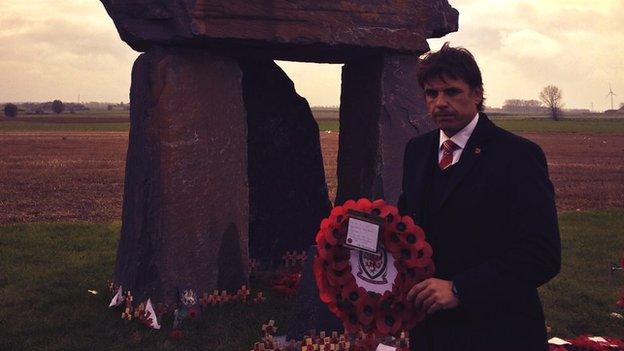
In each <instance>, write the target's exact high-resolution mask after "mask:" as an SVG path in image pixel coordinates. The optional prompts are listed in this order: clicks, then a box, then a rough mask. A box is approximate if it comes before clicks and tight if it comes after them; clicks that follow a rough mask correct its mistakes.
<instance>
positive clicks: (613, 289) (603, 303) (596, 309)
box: [540, 210, 624, 338]
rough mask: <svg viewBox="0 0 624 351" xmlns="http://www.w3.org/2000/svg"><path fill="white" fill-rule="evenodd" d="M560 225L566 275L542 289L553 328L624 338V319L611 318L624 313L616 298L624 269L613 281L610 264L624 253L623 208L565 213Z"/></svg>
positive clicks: (561, 331)
mask: <svg viewBox="0 0 624 351" xmlns="http://www.w3.org/2000/svg"><path fill="white" fill-rule="evenodd" d="M559 227H560V230H561V239H562V243H561V245H562V249H563V251H562V252H563V265H562V269H561V273H560V274H559V275H558V276H557V277H556V278H555V279H553V280H552V281H551V282H549V283H548V284H547V285H545V286H544V287H542V288H541V289H540V293H541V296H542V302H543V303H544V307H545V312H546V318H547V320H548V322H549V324H550V326H551V327H552V329H553V332H554V333H556V335H560V336H563V337H572V336H576V335H579V334H594V335H611V336H617V337H620V338H621V337H624V321H623V320H617V319H613V318H612V317H610V316H609V314H610V313H612V312H619V313H622V312H623V311H622V310H619V311H618V307H617V306H616V305H615V301H617V292H618V290H621V289H623V288H624V273H623V272H621V271H620V272H616V273H615V274H614V276H613V279H612V282H610V277H609V276H610V274H609V268H610V267H611V264H612V263H615V262H618V261H619V260H620V258H621V257H622V254H623V251H624V210H617V211H615V210H614V211H596V212H584V213H583V212H581V213H577V212H568V213H564V214H561V215H560V216H559Z"/></svg>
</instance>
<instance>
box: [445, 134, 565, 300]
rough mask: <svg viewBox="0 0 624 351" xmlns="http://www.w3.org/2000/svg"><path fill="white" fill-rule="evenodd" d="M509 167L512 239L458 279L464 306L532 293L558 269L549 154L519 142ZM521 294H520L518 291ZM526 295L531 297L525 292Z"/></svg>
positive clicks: (529, 144)
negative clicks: (547, 155) (547, 161)
mask: <svg viewBox="0 0 624 351" xmlns="http://www.w3.org/2000/svg"><path fill="white" fill-rule="evenodd" d="M520 146H521V148H519V152H518V153H516V154H515V155H513V157H514V159H513V161H512V163H511V164H512V166H511V169H510V179H511V181H510V184H511V186H513V187H515V188H514V189H512V190H511V197H510V201H511V206H510V208H511V210H510V213H509V218H510V223H509V226H508V228H509V232H508V233H500V235H509V236H511V240H510V241H511V243H510V245H509V246H508V247H507V248H506V249H502V250H503V251H502V252H501V254H500V255H499V256H498V257H497V258H495V259H492V260H489V261H487V262H485V263H483V264H481V265H479V266H477V267H475V268H472V269H468V270H466V271H464V272H462V273H460V274H458V275H457V276H455V277H453V283H454V284H455V286H456V287H457V290H458V292H459V296H460V300H461V303H462V305H463V306H464V307H465V308H466V309H467V310H469V311H470V310H473V311H475V312H478V311H480V310H481V309H482V308H483V307H484V306H488V305H489V306H492V305H493V304H496V303H497V302H513V299H514V296H522V292H529V291H533V290H534V289H535V288H536V287H538V286H540V285H542V284H544V283H546V282H548V281H549V280H550V279H552V278H553V277H554V276H556V275H557V273H559V270H560V268H561V243H560V238H559V229H558V224H557V211H556V208H555V194H554V189H553V186H552V183H551V182H550V180H549V178H548V168H547V164H546V157H545V156H544V153H543V152H542V150H541V149H540V148H539V146H537V145H536V144H534V143H530V142H525V144H523V145H520ZM518 293H520V294H518ZM524 296H526V295H524Z"/></svg>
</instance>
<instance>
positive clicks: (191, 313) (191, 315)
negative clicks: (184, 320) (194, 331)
mask: <svg viewBox="0 0 624 351" xmlns="http://www.w3.org/2000/svg"><path fill="white" fill-rule="evenodd" d="M198 315H199V311H198V310H197V308H195V307H191V308H189V310H188V316H189V318H190V319H195V318H197V316H198Z"/></svg>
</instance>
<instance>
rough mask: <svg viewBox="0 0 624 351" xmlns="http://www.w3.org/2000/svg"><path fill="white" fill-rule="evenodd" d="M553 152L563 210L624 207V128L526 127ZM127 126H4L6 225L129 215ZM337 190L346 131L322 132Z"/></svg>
mask: <svg viewBox="0 0 624 351" xmlns="http://www.w3.org/2000/svg"><path fill="white" fill-rule="evenodd" d="M522 135H524V136H525V137H527V138H529V139H531V140H533V141H535V142H536V143H538V144H539V145H540V146H541V147H542V148H543V149H544V151H545V152H546V155H547V156H548V163H549V168H550V174H551V179H552V180H553V183H554V184H555V188H556V192H557V206H558V208H559V210H560V211H576V210H581V211H584V210H590V209H604V208H624V135H623V134H564V133H549V134H539V133H523V134H522ZM127 142H128V134H127V132H76V131H60V132H59V131H52V132H37V131H10V132H4V133H0V150H2V151H1V152H0V184H2V187H1V188H0V224H7V223H20V222H51V221H63V222H67V221H90V222H106V221H110V220H118V219H120V218H121V204H122V197H123V182H124V171H125V158H126V148H127ZM321 143H322V148H323V157H324V163H325V175H326V178H327V184H328V187H329V192H330V196H331V199H333V198H334V196H335V194H336V185H337V183H336V158H337V152H338V133H336V132H321Z"/></svg>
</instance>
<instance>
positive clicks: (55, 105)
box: [52, 100, 65, 115]
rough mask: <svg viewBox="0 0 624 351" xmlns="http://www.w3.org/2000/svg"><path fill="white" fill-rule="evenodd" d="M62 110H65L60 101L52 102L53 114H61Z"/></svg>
mask: <svg viewBox="0 0 624 351" xmlns="http://www.w3.org/2000/svg"><path fill="white" fill-rule="evenodd" d="M63 110H65V105H63V102H62V101H61V100H54V101H52V111H53V112H54V113H56V114H57V115H58V114H59V113H61V112H63Z"/></svg>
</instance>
